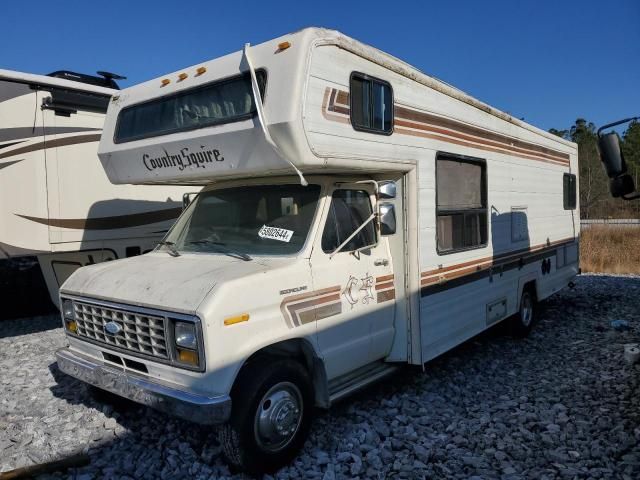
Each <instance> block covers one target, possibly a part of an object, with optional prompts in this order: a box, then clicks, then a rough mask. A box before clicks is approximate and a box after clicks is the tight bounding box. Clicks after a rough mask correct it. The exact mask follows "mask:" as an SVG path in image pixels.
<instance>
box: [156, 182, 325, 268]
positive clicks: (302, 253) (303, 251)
mask: <svg viewBox="0 0 640 480" xmlns="http://www.w3.org/2000/svg"><path fill="white" fill-rule="evenodd" d="M296 184H299V182H298V181H297V178H293V177H287V178H277V179H266V180H265V179H264V178H263V179H253V180H252V181H249V182H247V180H244V181H230V182H225V183H224V184H216V185H215V186H212V188H209V187H208V186H205V187H204V188H203V189H202V190H201V191H200V192H198V194H197V195H196V196H195V197H194V198H193V200H192V201H191V202H190V203H189V205H188V206H187V208H185V209H184V210H183V212H182V213H181V214H180V216H179V217H178V218H177V219H176V221H175V222H174V224H173V225H171V228H169V230H168V231H167V233H166V234H165V236H164V237H163V238H162V240H161V242H160V243H159V244H158V245H157V246H156V248H154V250H153V251H162V252H165V253H166V252H167V247H166V246H165V245H162V243H163V242H165V241H166V240H167V238H169V236H170V235H171V233H172V232H173V231H174V230H175V229H176V228H178V224H179V223H180V222H181V220H182V219H183V217H184V216H186V215H187V214H189V215H190V213H188V212H190V210H191V209H192V208H195V207H194V204H195V203H197V202H196V199H197V198H198V197H199V196H200V195H201V194H203V193H207V192H211V191H216V190H228V189H234V188H239V187H240V188H254V187H262V186H274V185H296ZM309 185H316V186H318V187H320V191H319V193H318V199H317V200H316V207H315V211H314V212H313V216H312V218H311V223H310V224H309V231H308V232H307V236H306V238H305V241H304V243H303V244H302V247H301V248H300V249H299V250H298V251H297V252H293V253H282V254H267V253H254V252H243V253H247V254H248V255H250V257H251V258H278V259H281V258H297V257H303V258H308V257H310V256H311V252H310V251H309V250H310V249H311V248H312V247H313V242H314V238H315V236H316V234H317V230H318V228H319V226H318V221H319V219H321V218H322V215H323V213H324V206H325V203H324V202H325V200H326V192H327V188H328V187H327V183H326V181H324V179H320V178H315V179H314V178H310V179H309ZM177 251H178V252H179V253H180V255H217V256H229V255H228V253H225V252H223V251H222V250H218V251H195V250H182V249H177Z"/></svg>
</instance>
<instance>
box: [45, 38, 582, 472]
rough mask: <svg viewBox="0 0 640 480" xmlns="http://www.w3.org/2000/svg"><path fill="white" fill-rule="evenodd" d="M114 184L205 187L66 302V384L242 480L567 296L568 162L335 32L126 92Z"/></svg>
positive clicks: (111, 138) (551, 147)
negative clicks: (130, 403) (465, 347)
mask: <svg viewBox="0 0 640 480" xmlns="http://www.w3.org/2000/svg"><path fill="white" fill-rule="evenodd" d="M99 156H100V159H101V161H102V163H103V165H104V168H105V170H106V172H107V174H108V176H109V178H110V179H111V181H113V182H115V183H136V184H143V183H148V184H176V183H181V184H185V185H190V184H198V185H200V184H205V185H206V187H205V188H204V189H203V191H202V192H201V193H200V194H199V195H198V196H197V197H196V198H195V200H194V201H193V202H192V203H191V204H190V205H189V207H188V208H187V209H186V210H185V212H184V213H183V214H182V216H181V217H180V218H179V220H178V221H177V222H176V223H175V225H174V226H173V227H172V229H171V230H170V231H169V233H168V234H167V236H166V237H165V239H164V242H163V244H162V245H161V246H159V247H158V248H157V249H156V250H155V251H153V252H151V253H149V254H146V255H142V256H139V257H135V258H130V259H125V260H121V261H117V262H110V263H109V264H101V265H94V266H91V267H86V268H82V269H80V270H78V271H77V272H76V273H74V274H73V275H72V276H71V277H70V278H69V279H68V280H67V282H66V283H65V284H64V285H63V287H62V289H61V297H62V303H63V313H62V316H63V323H64V327H65V330H66V333H67V335H68V341H69V346H68V347H66V348H63V349H61V350H59V351H58V352H57V360H58V365H59V367H60V369H61V370H62V371H63V372H66V373H68V374H70V375H73V376H75V377H77V378H79V379H81V380H83V381H85V382H88V383H90V384H92V385H94V386H97V387H99V388H102V389H105V390H109V391H111V392H115V393H117V394H119V395H121V396H124V397H128V398H130V399H133V400H135V401H137V402H140V403H143V404H146V405H149V406H152V407H154V408H157V409H160V410H164V411H166V412H171V413H173V414H175V415H177V416H179V417H182V418H185V419H187V420H190V421H194V422H199V423H202V424H216V423H220V424H222V427H221V428H220V430H219V431H220V436H221V441H222V443H223V445H224V449H225V454H226V457H227V459H228V460H229V461H230V462H232V463H234V464H236V465H239V466H241V467H242V468H244V469H247V470H249V471H252V472H256V471H270V470H273V469H275V468H277V467H279V466H281V465H282V464H283V463H285V462H287V461H288V460H290V459H291V458H292V457H293V455H295V453H296V451H297V449H298V448H299V447H300V446H301V445H302V443H303V442H304V439H305V436H306V434H307V432H308V428H309V422H310V417H311V415H312V412H313V407H314V406H319V407H325V408H326V407H329V406H330V405H331V404H332V403H333V402H335V401H336V400H337V399H339V398H341V397H344V396H345V395H347V394H349V393H351V392H353V391H355V390H357V389H358V388H360V387H363V386H364V385H367V384H369V383H371V382H373V381H375V380H378V379H380V378H382V377H383V376H385V375H387V374H388V373H390V372H392V371H393V369H394V368H395V367H397V366H398V365H402V364H412V365H423V364H424V363H425V362H427V361H428V360H430V359H432V358H434V357H436V356H438V355H440V354H442V353H443V352H445V351H447V350H449V349H451V348H453V347H455V346H456V345H459V344H460V343H461V342H464V341H465V340H467V339H469V338H471V337H473V336H474V335H477V334H478V333H480V332H482V331H483V330H485V329H487V328H489V327H491V326H492V325H495V324H497V323H498V322H501V321H502V320H505V319H511V321H512V322H513V326H514V328H515V330H516V332H518V333H521V334H525V333H527V332H528V331H529V329H530V328H531V326H532V324H533V314H534V311H535V302H536V301H540V300H543V299H545V298H547V297H548V296H549V295H551V294H553V293H554V292H556V291H558V290H560V289H561V288H563V287H564V286H566V285H567V284H569V283H570V282H571V280H572V279H573V278H574V277H575V276H576V275H577V274H578V272H579V269H578V237H579V228H580V227H579V215H578V210H577V204H576V202H577V200H576V194H575V193H576V176H575V173H576V172H577V171H578V158H577V149H576V145H575V144H573V143H570V142H567V141H565V140H563V139H561V138H558V137H556V136H553V135H550V134H549V133H547V132H544V131H542V130H539V129H537V128H535V127H533V126H531V125H528V124H526V123H524V122H522V121H519V120H517V119H514V118H512V117H511V116H509V115H507V114H505V113H502V112H499V111H497V110H495V109H493V108H491V107H489V106H488V105H485V104H483V103H481V102H479V101H477V100H475V99H473V98H471V97H469V96H468V95H466V94H464V93H462V92H461V91H459V90H456V89H454V88H452V87H450V86H448V85H446V84H444V83H443V82H441V81H438V80H436V79H434V78H432V77H429V76H427V75H424V74H422V73H420V72H419V71H417V70H415V69H414V68H412V67H410V66H409V65H407V64H406V63H403V62H402V61H400V60H398V59H396V58H393V57H391V56H389V55H387V54H385V53H383V52H381V51H379V50H376V49H375V48H372V47H369V46H366V45H363V44H362V43H359V42H357V41H355V40H353V39H351V38H349V37H346V36H344V35H342V34H340V33H338V32H336V31H332V30H324V29H305V30H302V31H299V32H296V33H293V34H290V35H286V36H284V37H281V38H277V39H275V40H272V41H269V42H265V43H263V44H260V45H257V46H253V47H249V46H245V49H244V50H243V51H239V52H236V53H232V54H230V55H227V56H224V57H222V58H219V59H216V60H212V61H210V62H205V63H203V64H201V65H196V66H193V67H189V68H186V69H184V70H182V71H179V72H175V73H172V74H169V75H167V76H165V77H162V78H158V79H155V80H152V81H150V82H146V83H143V84H140V85H138V86H135V87H132V88H129V89H126V90H123V91H122V92H120V93H119V94H118V95H116V96H115V97H113V99H112V101H111V103H110V106H109V110H108V112H107V120H106V123H105V129H104V132H103V135H102V139H101V143H100V148H99Z"/></svg>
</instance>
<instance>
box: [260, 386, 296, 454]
mask: <svg viewBox="0 0 640 480" xmlns="http://www.w3.org/2000/svg"><path fill="white" fill-rule="evenodd" d="M301 421H302V394H301V393H300V390H299V389H298V387H296V386H295V385H294V384H293V383H290V382H280V383H278V384H276V385H274V386H273V387H271V388H270V389H269V391H267V393H266V394H265V395H264V396H263V397H262V400H261V401H260V403H259V404H258V410H257V412H256V418H255V426H254V434H255V439H256V442H257V443H258V445H260V446H261V447H262V448H264V449H266V450H270V451H277V450H281V449H282V448H284V447H286V446H287V445H288V444H289V442H291V440H292V439H293V437H294V436H295V434H296V432H297V431H298V428H300V422H301Z"/></svg>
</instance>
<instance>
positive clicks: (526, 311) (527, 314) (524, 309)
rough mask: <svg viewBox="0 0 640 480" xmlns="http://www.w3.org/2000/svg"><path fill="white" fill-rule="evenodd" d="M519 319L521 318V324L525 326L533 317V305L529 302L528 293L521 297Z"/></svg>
mask: <svg viewBox="0 0 640 480" xmlns="http://www.w3.org/2000/svg"><path fill="white" fill-rule="evenodd" d="M520 319H521V320H522V324H523V325H524V326H525V327H528V326H529V325H530V324H531V320H532V319H533V305H532V302H531V297H530V296H529V295H525V296H523V297H522V302H521V305H520Z"/></svg>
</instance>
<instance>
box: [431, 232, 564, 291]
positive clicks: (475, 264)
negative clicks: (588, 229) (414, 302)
mask: <svg viewBox="0 0 640 480" xmlns="http://www.w3.org/2000/svg"><path fill="white" fill-rule="evenodd" d="M573 242H574V239H573V238H568V239H564V240H558V241H555V242H549V243H544V244H541V245H536V246H534V247H531V248H527V249H521V250H515V251H513V252H507V253H504V254H501V255H497V256H495V257H484V258H480V259H476V260H472V261H469V262H464V263H458V264H456V265H450V266H447V267H443V268H439V269H435V270H428V271H425V272H422V274H421V277H422V278H421V281H420V285H421V286H422V287H429V286H432V285H438V284H442V283H445V282H448V281H449V280H453V279H458V278H461V277H465V276H469V275H472V274H476V273H480V272H488V271H489V269H493V268H497V269H500V268H501V267H504V266H505V265H506V264H507V263H513V262H516V263H517V262H520V261H522V262H526V261H527V260H530V259H531V258H533V257H535V256H538V255H540V254H542V253H548V252H552V251H554V250H555V249H556V248H557V247H558V246H561V245H565V244H569V243H573ZM497 273H499V270H498V272H497Z"/></svg>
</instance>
